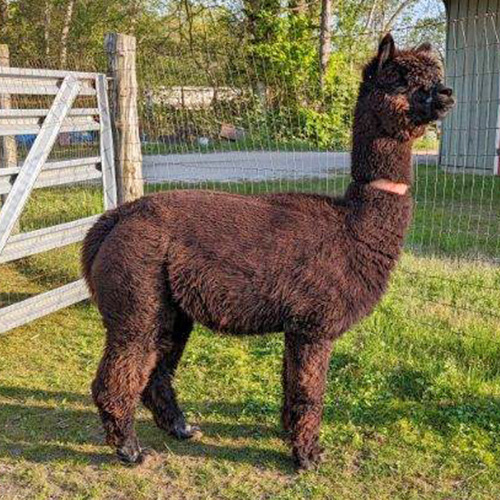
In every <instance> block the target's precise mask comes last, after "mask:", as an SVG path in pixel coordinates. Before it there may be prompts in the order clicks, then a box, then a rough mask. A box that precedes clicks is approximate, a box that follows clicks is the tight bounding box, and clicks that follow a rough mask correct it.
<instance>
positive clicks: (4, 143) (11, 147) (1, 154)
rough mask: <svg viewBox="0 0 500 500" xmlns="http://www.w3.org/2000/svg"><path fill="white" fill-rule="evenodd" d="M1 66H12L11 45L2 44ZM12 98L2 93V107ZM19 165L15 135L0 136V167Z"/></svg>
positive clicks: (3, 200)
mask: <svg viewBox="0 0 500 500" xmlns="http://www.w3.org/2000/svg"><path fill="white" fill-rule="evenodd" d="M0 66H4V67H5V66H6V67H9V66H10V53H9V46H8V45H4V44H0ZM10 108H11V100H10V95H9V94H0V109H10ZM2 167H5V168H9V167H17V148H16V138H15V137H14V136H12V135H11V136H5V137H0V168H2ZM6 199H7V195H0V202H1V205H3V204H4V203H5V200H6ZM12 232H13V233H17V232H19V221H17V222H16V224H15V225H14V228H13V229H12Z"/></svg>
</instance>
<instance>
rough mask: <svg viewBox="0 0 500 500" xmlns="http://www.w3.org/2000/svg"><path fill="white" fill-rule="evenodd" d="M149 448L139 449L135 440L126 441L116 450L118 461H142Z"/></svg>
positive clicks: (130, 463) (136, 462)
mask: <svg viewBox="0 0 500 500" xmlns="http://www.w3.org/2000/svg"><path fill="white" fill-rule="evenodd" d="M148 452H149V450H147V449H144V450H141V448H140V447H139V445H138V444H137V442H132V443H127V444H124V445H123V446H121V447H120V448H118V449H117V450H116V455H117V456H118V459H119V460H120V462H122V463H123V464H126V465H132V464H140V463H143V461H144V459H145V456H146V454H147V453H148Z"/></svg>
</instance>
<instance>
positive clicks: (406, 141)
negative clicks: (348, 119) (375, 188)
mask: <svg viewBox="0 0 500 500" xmlns="http://www.w3.org/2000/svg"><path fill="white" fill-rule="evenodd" d="M412 145H413V139H412V137H411V136H410V134H409V133H408V132H394V133H393V134H392V135H390V136H389V135H388V134H387V132H386V131H384V130H382V128H381V126H380V124H379V123H378V122H377V120H376V119H375V117H374V116H372V115H369V114H367V113H364V114H361V112H357V113H356V117H355V120H354V127H353V148H352V154H351V172H352V177H353V180H354V181H355V182H360V183H369V182H372V181H375V180H378V179H386V180H388V181H392V182H395V183H401V184H407V185H411V183H412V158H411V150H412Z"/></svg>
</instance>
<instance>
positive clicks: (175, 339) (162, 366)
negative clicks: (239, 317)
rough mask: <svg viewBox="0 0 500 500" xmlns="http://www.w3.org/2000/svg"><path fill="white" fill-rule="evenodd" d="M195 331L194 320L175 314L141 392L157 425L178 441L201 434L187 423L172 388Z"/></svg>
mask: <svg viewBox="0 0 500 500" xmlns="http://www.w3.org/2000/svg"><path fill="white" fill-rule="evenodd" d="M192 329H193V322H192V321H191V319H190V318H188V317H187V316H185V315H184V314H183V313H181V312H176V314H175V321H174V322H173V326H172V327H171V328H165V329H164V330H163V332H162V335H161V337H160V340H159V342H160V345H159V348H158V351H159V356H158V360H157V363H156V366H155V368H154V370H153V371H152V373H151V376H150V378H149V382H148V384H147V386H146V388H145V389H144V392H143V393H142V402H143V403H144V405H145V406H146V407H147V408H148V409H149V410H150V411H151V412H152V413H153V417H154V419H155V422H156V425H158V427H159V428H160V429H163V430H165V431H166V432H168V433H169V434H172V435H173V436H175V437H176V438H178V439H189V438H191V437H193V436H195V435H197V434H199V433H200V429H199V428H198V427H196V426H191V425H189V424H187V423H186V419H185V418H184V414H183V412H182V410H181V409H180V408H179V405H178V403H177V397H176V394H175V390H174V388H173V380H174V376H175V370H176V368H177V365H178V364H179V361H180V360H181V357H182V354H183V352H184V348H185V347H186V343H187V341H188V339H189V335H190V333H191V330H192Z"/></svg>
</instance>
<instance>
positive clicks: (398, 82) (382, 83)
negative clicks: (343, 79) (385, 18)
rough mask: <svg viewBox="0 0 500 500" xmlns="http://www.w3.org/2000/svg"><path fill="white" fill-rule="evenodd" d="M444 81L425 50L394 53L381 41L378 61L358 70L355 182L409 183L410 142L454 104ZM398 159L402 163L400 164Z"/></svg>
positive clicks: (432, 55) (437, 63)
mask: <svg viewBox="0 0 500 500" xmlns="http://www.w3.org/2000/svg"><path fill="white" fill-rule="evenodd" d="M443 76H444V75H443V67H442V65H441V63H440V60H439V58H438V56H437V54H436V53H435V52H434V51H433V50H432V47H431V45H430V44H428V43H424V44H422V45H420V46H419V47H417V48H415V49H411V50H399V49H397V48H396V46H395V43H394V39H393V38H392V36H391V35H390V34H387V35H385V37H384V38H383V39H382V41H381V42H380V45H379V48H378V53H377V55H376V56H375V57H373V58H372V60H371V61H369V62H368V64H367V65H366V66H365V68H364V70H363V78H362V82H361V86H360V90H359V97H358V102H357V106H356V118H355V122H354V144H353V156H354V158H355V160H356V161H354V162H353V168H352V175H353V177H354V179H355V180H357V181H358V182H370V181H373V180H375V179H378V178H388V179H390V180H393V181H395V182H404V183H408V184H409V183H411V179H412V173H411V164H410V163H411V162H410V161H409V160H410V150H411V144H412V142H413V140H414V139H416V138H418V137H420V136H421V135H423V134H424V132H425V128H426V126H427V125H428V124H429V123H431V122H433V121H436V120H440V119H442V118H443V117H444V116H445V115H446V114H447V113H448V111H450V109H451V108H452V107H453V105H454V104H455V99H454V97H453V95H452V94H453V91H452V89H451V88H449V87H446V86H445V85H444V83H443ZM398 145H401V146H402V147H399V146H398ZM367 146H368V148H367ZM403 158H405V159H407V161H401V159H403Z"/></svg>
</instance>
